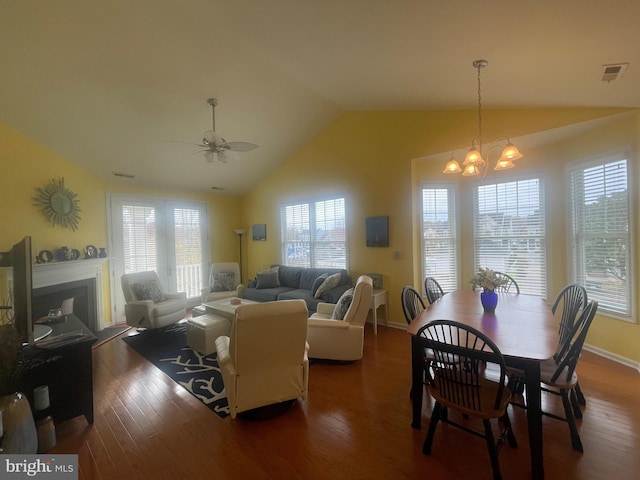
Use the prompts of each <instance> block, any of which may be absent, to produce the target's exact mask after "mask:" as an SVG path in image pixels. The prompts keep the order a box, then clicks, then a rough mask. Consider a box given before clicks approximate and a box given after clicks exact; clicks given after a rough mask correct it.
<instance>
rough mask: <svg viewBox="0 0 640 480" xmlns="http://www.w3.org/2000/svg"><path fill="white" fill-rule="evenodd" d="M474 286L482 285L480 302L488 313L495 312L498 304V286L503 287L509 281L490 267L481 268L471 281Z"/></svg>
mask: <svg viewBox="0 0 640 480" xmlns="http://www.w3.org/2000/svg"><path fill="white" fill-rule="evenodd" d="M469 283H471V285H473V288H474V289H475V288H477V287H480V288H482V292H481V293H480V302H482V307H483V308H484V311H485V312H486V313H494V312H495V311H496V307H497V306H498V294H497V293H496V291H495V290H496V288H499V287H502V286H504V285H505V284H506V283H507V280H506V279H505V278H504V277H500V276H498V275H496V273H495V272H494V271H493V270H491V269H490V268H480V270H478V272H477V273H476V274H475V275H474V276H473V277H472V278H471V280H470V281H469Z"/></svg>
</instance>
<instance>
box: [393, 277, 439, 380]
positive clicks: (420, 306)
mask: <svg viewBox="0 0 640 480" xmlns="http://www.w3.org/2000/svg"><path fill="white" fill-rule="evenodd" d="M401 300H402V301H401V303H402V313H404V318H405V320H406V321H407V325H408V324H410V323H411V321H412V320H413V319H414V318H416V317H417V316H418V315H420V313H421V312H422V311H423V310H424V309H425V308H427V307H426V305H425V304H424V301H423V300H422V297H421V296H420V293H419V292H418V291H417V290H416V289H415V288H413V287H412V286H411V285H406V286H405V287H403V288H402V299H401ZM411 340H412V342H413V343H412V348H419V349H420V358H422V359H423V362H424V372H423V377H422V380H423V383H424V384H428V383H429V381H430V380H429V365H430V363H431V361H432V360H433V358H434V357H433V352H432V351H431V349H429V348H424V347H421V346H419V345H417V344H416V341H415V340H414V339H413V338H412V339H411Z"/></svg>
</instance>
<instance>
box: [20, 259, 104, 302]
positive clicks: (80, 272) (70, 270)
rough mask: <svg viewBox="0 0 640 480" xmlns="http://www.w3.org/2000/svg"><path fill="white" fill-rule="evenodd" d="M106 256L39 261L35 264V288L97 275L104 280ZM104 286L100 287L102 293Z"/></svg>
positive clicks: (33, 270) (97, 278)
mask: <svg viewBox="0 0 640 480" xmlns="http://www.w3.org/2000/svg"><path fill="white" fill-rule="evenodd" d="M106 260H107V259H106V258H93V259H88V260H71V261H69V262H50V263H37V264H35V265H34V266H33V268H32V272H33V279H32V281H33V288H42V287H48V286H51V285H58V284H60V283H68V282H74V281H76V280H85V279H87V278H94V277H96V281H98V280H100V281H102V264H103V263H104V262H105V261H106ZM101 291H102V288H99V289H98V292H100V293H99V295H101Z"/></svg>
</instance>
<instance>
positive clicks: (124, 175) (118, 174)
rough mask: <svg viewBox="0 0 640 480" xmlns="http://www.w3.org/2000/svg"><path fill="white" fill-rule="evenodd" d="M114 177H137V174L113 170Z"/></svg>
mask: <svg viewBox="0 0 640 480" xmlns="http://www.w3.org/2000/svg"><path fill="white" fill-rule="evenodd" d="M111 173H112V174H113V176H114V177H122V178H136V176H135V175H131V174H130V173H123V172H111Z"/></svg>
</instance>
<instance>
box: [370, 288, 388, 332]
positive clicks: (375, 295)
mask: <svg viewBox="0 0 640 480" xmlns="http://www.w3.org/2000/svg"><path fill="white" fill-rule="evenodd" d="M382 305H384V311H385V317H384V321H385V324H386V323H387V321H389V306H388V305H387V291H386V290H381V289H378V288H374V289H373V292H372V293H371V304H370V305H369V309H370V310H372V311H373V333H374V334H376V335H377V334H378V307H380V306H382Z"/></svg>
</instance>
